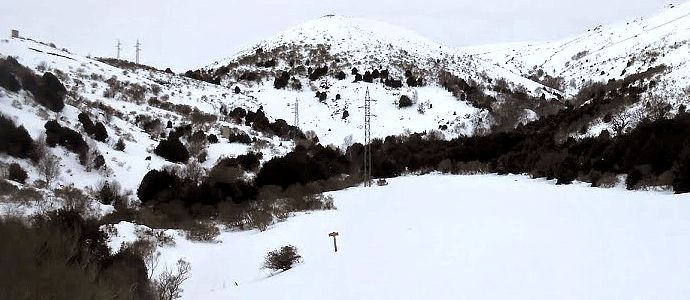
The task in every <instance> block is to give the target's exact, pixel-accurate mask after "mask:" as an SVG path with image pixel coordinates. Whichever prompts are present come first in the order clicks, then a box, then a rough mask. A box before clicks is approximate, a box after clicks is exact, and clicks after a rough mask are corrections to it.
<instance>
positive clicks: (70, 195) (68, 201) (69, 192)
mask: <svg viewBox="0 0 690 300" xmlns="http://www.w3.org/2000/svg"><path fill="white" fill-rule="evenodd" d="M54 193H55V196H56V197H58V198H60V199H62V200H63V201H64V207H65V209H67V210H70V211H76V212H78V213H80V214H81V215H85V214H86V213H87V212H88V210H89V197H88V196H86V194H84V192H83V191H82V190H80V189H78V188H75V187H73V186H66V187H63V188H60V189H57V190H55V191H54Z"/></svg>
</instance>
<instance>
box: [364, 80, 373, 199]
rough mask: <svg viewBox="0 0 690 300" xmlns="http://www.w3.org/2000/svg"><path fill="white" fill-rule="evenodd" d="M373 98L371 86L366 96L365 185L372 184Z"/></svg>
mask: <svg viewBox="0 0 690 300" xmlns="http://www.w3.org/2000/svg"><path fill="white" fill-rule="evenodd" d="M374 101H376V100H372V99H371V96H370V95H369V88H367V93H366V95H365V96H364V186H371V185H372V177H371V168H372V167H371V166H372V164H371V156H372V153H371V117H375V115H373V114H372V113H371V102H374Z"/></svg>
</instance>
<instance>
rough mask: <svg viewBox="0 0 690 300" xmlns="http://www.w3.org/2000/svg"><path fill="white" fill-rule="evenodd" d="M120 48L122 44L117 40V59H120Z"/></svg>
mask: <svg viewBox="0 0 690 300" xmlns="http://www.w3.org/2000/svg"><path fill="white" fill-rule="evenodd" d="M120 46H122V43H120V40H117V59H120V50H121V49H122V48H121V47H120Z"/></svg>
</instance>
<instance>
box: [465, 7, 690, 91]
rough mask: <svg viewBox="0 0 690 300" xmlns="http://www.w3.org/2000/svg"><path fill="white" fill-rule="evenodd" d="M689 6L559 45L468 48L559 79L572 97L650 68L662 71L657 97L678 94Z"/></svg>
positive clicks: (684, 80)
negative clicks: (587, 86) (596, 83)
mask: <svg viewBox="0 0 690 300" xmlns="http://www.w3.org/2000/svg"><path fill="white" fill-rule="evenodd" d="M689 34H690V3H687V2H686V3H683V4H680V5H671V6H668V7H666V8H665V9H663V10H661V11H660V12H658V13H656V14H654V15H651V16H648V17H637V18H634V19H630V20H628V21H625V22H621V23H618V24H611V25H608V24H602V25H600V26H597V27H595V28H591V29H588V30H587V32H585V33H583V34H580V35H577V36H574V37H570V38H566V39H563V40H559V41H553V42H545V43H516V44H508V45H488V46H477V47H468V48H465V49H461V51H462V52H464V53H468V54H473V55H476V56H477V57H480V58H482V59H484V60H486V61H490V62H492V63H494V64H496V65H498V66H500V67H503V68H506V69H508V70H510V71H512V72H515V73H518V74H522V75H524V76H529V75H534V73H535V71H537V70H542V71H543V74H547V75H550V76H552V77H562V78H563V81H564V85H563V88H564V91H565V92H567V93H568V94H574V93H576V92H577V91H578V90H579V88H581V87H582V86H583V84H584V83H586V82H588V81H599V82H606V81H608V80H611V79H622V78H624V77H625V76H626V75H630V74H634V73H640V72H643V71H645V70H647V69H649V68H652V67H656V66H660V65H666V66H668V67H669V71H668V72H666V73H664V74H663V75H662V76H660V77H659V78H658V80H659V81H661V82H664V83H665V84H663V85H660V87H659V88H660V89H661V88H664V89H667V90H664V91H660V92H670V93H673V92H675V93H678V90H679V89H683V88H685V87H687V86H688V84H690V77H688V75H687V74H688V69H689V68H690V66H689V65H688V59H687V58H688V53H689V51H690V50H689V47H690V45H689V44H688V36H689Z"/></svg>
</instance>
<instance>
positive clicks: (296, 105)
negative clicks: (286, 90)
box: [292, 98, 299, 128]
mask: <svg viewBox="0 0 690 300" xmlns="http://www.w3.org/2000/svg"><path fill="white" fill-rule="evenodd" d="M292 112H293V113H295V124H294V125H295V127H298V128H299V98H295V107H294V108H293V109H292Z"/></svg>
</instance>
